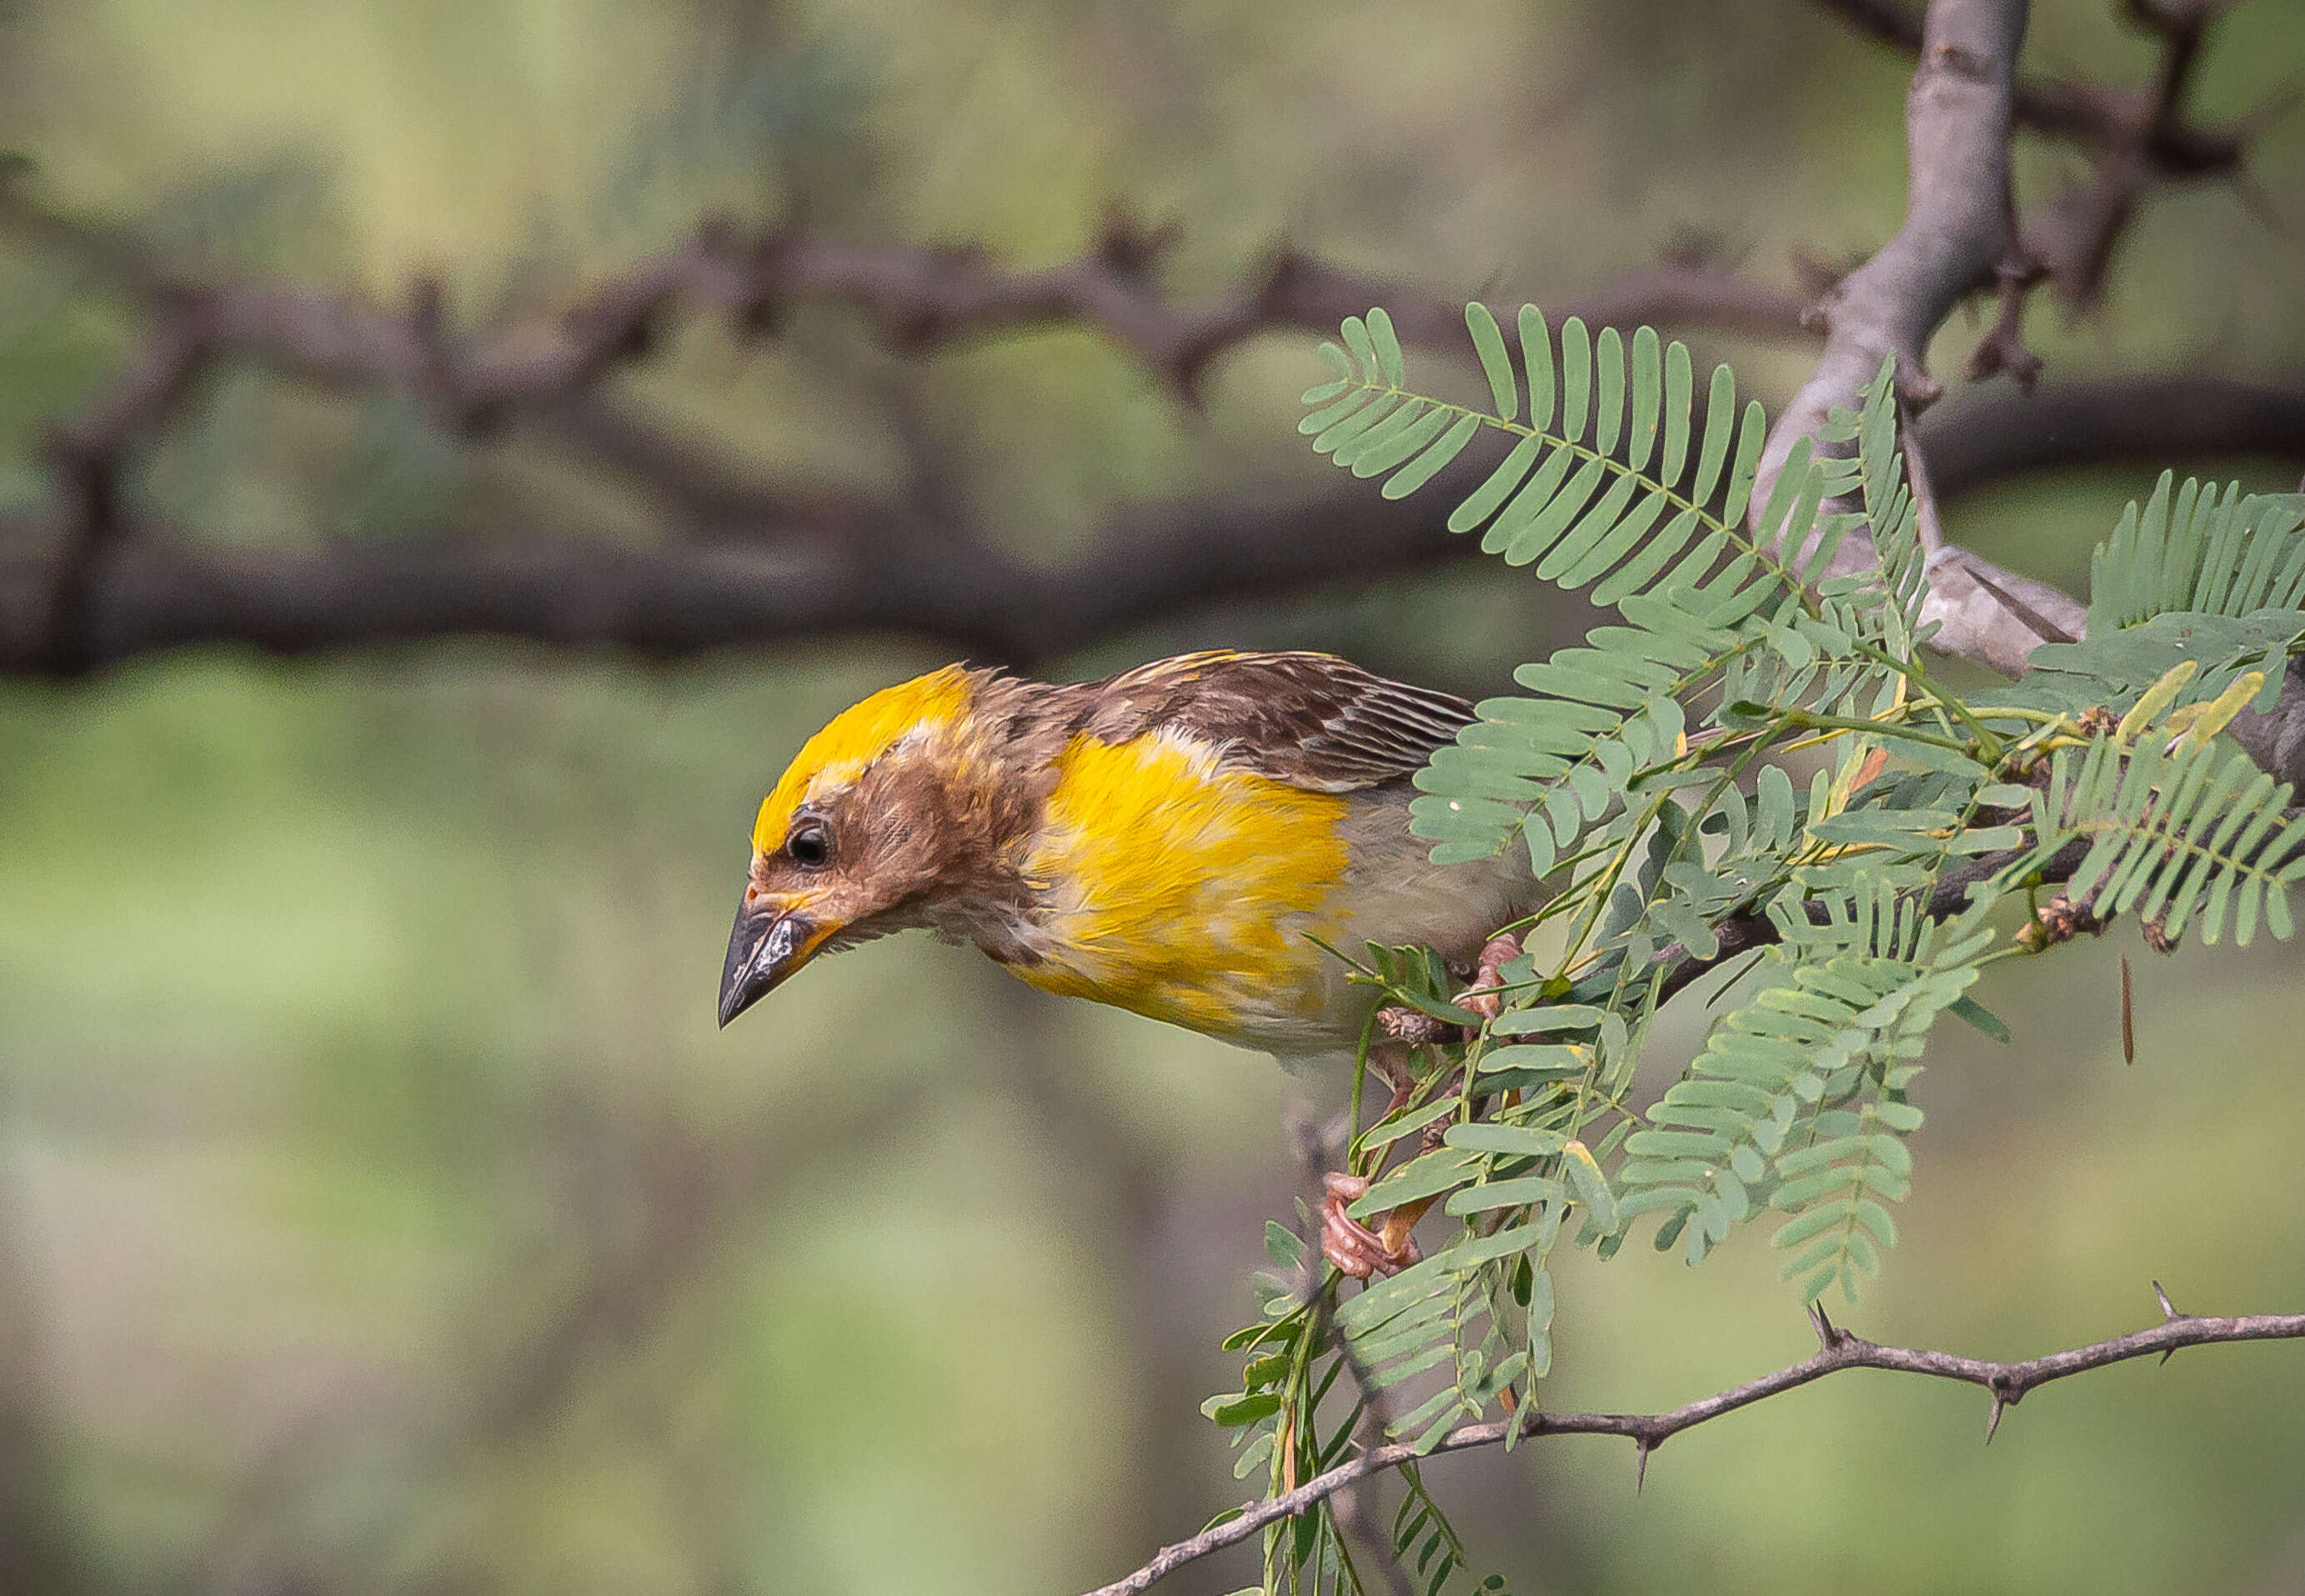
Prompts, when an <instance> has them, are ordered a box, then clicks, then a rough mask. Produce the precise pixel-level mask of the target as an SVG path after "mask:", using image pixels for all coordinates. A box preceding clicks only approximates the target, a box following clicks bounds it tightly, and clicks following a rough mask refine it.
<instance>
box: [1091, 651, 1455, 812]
mask: <svg viewBox="0 0 2305 1596" xmlns="http://www.w3.org/2000/svg"><path fill="white" fill-rule="evenodd" d="M1090 692H1091V693H1092V695H1093V696H1092V698H1091V700H1090V709H1089V713H1088V715H1087V717H1086V719H1085V721H1084V729H1085V730H1087V731H1089V732H1090V733H1092V734H1094V735H1095V736H1097V737H1099V738H1101V739H1102V740H1104V741H1106V742H1110V743H1123V742H1128V741H1132V740H1134V739H1135V738H1137V737H1140V736H1143V735H1144V734H1146V733H1149V732H1156V731H1161V730H1163V729H1170V730H1174V731H1176V732H1178V733H1180V734H1183V735H1186V736H1187V737H1190V738H1192V739H1193V740H1195V742H1199V743H1205V744H1207V745H1209V746H1210V747H1211V748H1212V749H1214V750H1215V751H1217V753H1218V756H1219V758H1220V759H1221V760H1222V761H1223V762H1224V763H1225V764H1227V765H1229V766H1232V767H1234V768H1238V769H1245V770H1252V771H1255V773H1256V774H1257V775H1259V776H1264V777H1271V778H1272V780H1274V781H1280V782H1286V783H1288V784H1289V785H1290V786H1294V787H1303V788H1305V789H1306V790H1308V791H1311V792H1315V793H1349V792H1352V791H1354V790H1356V789H1357V788H1361V787H1371V786H1375V785H1378V784H1379V783H1381V782H1386V781H1391V780H1395V779H1397V778H1398V777H1403V776H1407V775H1408V774H1410V773H1411V772H1413V771H1415V770H1417V769H1420V768H1423V766H1424V764H1425V760H1427V759H1428V758H1430V757H1431V755H1432V753H1433V750H1434V749H1436V748H1440V747H1443V746H1445V745H1446V744H1448V743H1453V742H1454V741H1456V737H1457V733H1458V731H1459V728H1460V727H1462V726H1465V725H1467V723H1468V722H1470V721H1471V720H1473V719H1474V714H1473V706H1472V705H1470V704H1468V703H1467V702H1466V701H1465V700H1462V699H1460V698H1457V697H1454V696H1452V695H1451V694H1449V693H1445V692H1433V691H1432V690H1430V689H1429V688H1424V687H1411V686H1408V685H1406V684H1405V683H1399V682H1389V681H1387V680H1385V678H1383V677H1382V676H1379V675H1373V674H1372V673H1370V672H1368V671H1365V670H1363V669H1362V668H1361V667H1360V666H1357V665H1354V664H1352V663H1351V662H1350V661H1348V660H1344V659H1340V658H1337V657H1336V656H1334V655H1333V654H1237V653H1229V652H1216V653H1207V654H1184V655H1179V656H1178V657H1177V658H1174V659H1161V660H1156V661H1154V662H1153V663H1152V664H1151V665H1146V666H1138V667H1137V668H1136V669H1135V670H1133V671H1127V672H1125V673H1123V674H1122V675H1118V676H1113V677H1111V678H1110V679H1108V680H1106V681H1103V682H1100V683H1096V684H1095V685H1094V686H1093V688H1092V689H1090Z"/></svg>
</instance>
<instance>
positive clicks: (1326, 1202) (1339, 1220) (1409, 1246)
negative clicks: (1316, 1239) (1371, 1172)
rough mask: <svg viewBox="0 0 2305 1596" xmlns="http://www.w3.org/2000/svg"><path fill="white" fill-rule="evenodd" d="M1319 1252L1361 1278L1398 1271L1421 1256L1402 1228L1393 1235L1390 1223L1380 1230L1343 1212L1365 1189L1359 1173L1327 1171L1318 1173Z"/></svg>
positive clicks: (1365, 1182)
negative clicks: (1371, 1227)
mask: <svg viewBox="0 0 2305 1596" xmlns="http://www.w3.org/2000/svg"><path fill="white" fill-rule="evenodd" d="M1321 1184H1322V1188H1323V1197H1322V1199H1321V1252H1322V1255H1323V1257H1325V1258H1327V1259H1328V1261H1330V1262H1331V1263H1333V1264H1335V1265H1336V1266H1337V1268H1338V1269H1340V1270H1342V1271H1343V1272H1344V1273H1346V1274H1348V1275H1350V1276H1351V1277H1352V1278H1354V1279H1356V1280H1365V1279H1368V1278H1370V1277H1371V1276H1374V1275H1396V1274H1399V1272H1400V1271H1401V1270H1402V1269H1407V1268H1408V1266H1409V1265H1410V1264H1412V1263H1415V1262H1416V1261H1418V1260H1420V1259H1421V1258H1423V1257H1424V1254H1423V1253H1422V1252H1418V1251H1417V1250H1416V1239H1415V1238H1414V1237H1412V1236H1410V1235H1408V1232H1407V1231H1406V1229H1405V1228H1404V1229H1403V1230H1402V1231H1401V1232H1400V1234H1399V1235H1398V1236H1397V1237H1396V1236H1394V1235H1392V1231H1393V1227H1392V1226H1391V1224H1390V1223H1388V1224H1387V1225H1386V1227H1385V1228H1384V1231H1383V1232H1382V1233H1380V1232H1378V1231H1374V1230H1372V1229H1370V1228H1369V1227H1367V1226H1365V1225H1364V1224H1362V1223H1361V1222H1360V1221H1359V1220H1358V1219H1356V1218H1353V1217H1352V1216H1351V1215H1349V1214H1348V1213H1347V1212H1345V1210H1346V1209H1348V1208H1349V1207H1351V1206H1352V1205H1353V1204H1354V1203H1355V1202H1357V1201H1360V1199H1361V1198H1362V1197H1363V1196H1364V1195H1365V1194H1366V1193H1367V1192H1368V1189H1369V1183H1368V1182H1367V1181H1366V1180H1365V1179H1364V1178H1363V1177H1362V1176H1357V1175H1340V1174H1330V1175H1325V1176H1322V1177H1321ZM1412 1222H1413V1221H1412Z"/></svg>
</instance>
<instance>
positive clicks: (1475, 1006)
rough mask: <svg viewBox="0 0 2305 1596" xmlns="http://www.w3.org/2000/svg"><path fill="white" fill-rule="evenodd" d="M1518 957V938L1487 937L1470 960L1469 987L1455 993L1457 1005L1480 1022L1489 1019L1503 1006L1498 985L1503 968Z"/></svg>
mask: <svg viewBox="0 0 2305 1596" xmlns="http://www.w3.org/2000/svg"><path fill="white" fill-rule="evenodd" d="M1518 957H1520V938H1518V937H1515V936H1512V935H1510V934H1501V935H1499V936H1494V937H1492V938H1489V940H1488V945H1487V946H1486V947H1483V948H1482V949H1481V956H1480V957H1479V958H1478V959H1477V960H1476V961H1474V964H1473V984H1472V985H1471V986H1470V987H1468V988H1467V989H1465V990H1464V991H1461V992H1459V993H1458V994H1457V1006H1458V1007H1459V1008H1467V1009H1470V1010H1472V1011H1473V1013H1475V1014H1478V1015H1480V1016H1481V1017H1482V1018H1483V1019H1484V1020H1493V1019H1495V1018H1496V1017H1497V1013H1498V1010H1499V1009H1500V1008H1501V1007H1502V1004H1501V1001H1500V999H1501V997H1502V991H1501V982H1502V981H1503V979H1504V976H1503V972H1504V967H1505V966H1506V965H1507V964H1511V963H1512V962H1513V961H1514V960H1515V959H1517V958H1518Z"/></svg>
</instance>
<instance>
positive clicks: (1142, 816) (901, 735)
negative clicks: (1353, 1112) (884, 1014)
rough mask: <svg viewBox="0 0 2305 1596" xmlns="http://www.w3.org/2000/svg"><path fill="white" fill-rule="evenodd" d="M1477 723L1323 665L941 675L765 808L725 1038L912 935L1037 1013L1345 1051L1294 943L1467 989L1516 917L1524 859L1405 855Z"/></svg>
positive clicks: (1361, 1009)
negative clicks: (792, 979) (1118, 1012)
mask: <svg viewBox="0 0 2305 1596" xmlns="http://www.w3.org/2000/svg"><path fill="white" fill-rule="evenodd" d="M1472 718H1473V710H1472V707H1471V706H1470V705H1469V704H1467V703H1466V702H1465V701H1464V700H1461V699H1457V698H1453V697H1451V696H1450V695H1449V694H1447V693H1442V692H1429V691H1427V690H1425V689H1423V688H1418V687H1409V686H1405V685H1403V684H1401V683H1397V682H1389V681H1386V680H1384V679H1383V678H1382V677H1379V676H1376V675H1371V674H1370V673H1369V672H1367V671H1365V670H1363V669H1361V668H1360V667H1359V666H1356V665H1352V664H1350V663H1348V662H1347V661H1345V660H1343V659H1340V658H1335V657H1334V656H1331V655H1327V654H1304V653H1291V654H1246V653H1229V652H1214V653H1203V654H1187V655H1183V656H1180V657H1178V658H1173V659H1163V660H1159V661H1156V662H1154V663H1152V664H1151V665H1146V666H1139V667H1138V668H1137V669H1135V670H1132V671H1127V672H1124V673H1122V674H1121V675H1116V676H1110V677H1108V678H1106V679H1105V680H1103V681H1101V682H1090V683H1067V684H1052V683H1042V682H1031V681H1024V680H1019V679H1017V678H1015V677H1012V676H1008V675H1003V674H1001V673H999V672H998V671H994V670H972V669H967V668H965V667H963V666H957V665H956V666H947V667H946V668H944V669H943V670H940V671H933V672H931V673H930V674H929V675H924V676H921V677H919V678H917V679H915V680H914V681H910V682H906V683H901V684H899V685H897V686H895V687H889V688H887V689H884V690H883V691H881V692H877V693H874V694H873V695H872V697H870V698H868V699H866V700H863V702H862V703H859V704H857V705H855V707H854V708H852V709H847V710H846V711H845V712H843V713H842V714H841V715H839V716H838V717H836V718H835V719H834V720H833V721H832V722H831V724H830V725H829V726H826V727H825V728H824V729H823V730H822V731H821V732H819V733H818V734H816V735H815V736H813V737H812V738H810V739H809V741H808V743H806V744H805V745H804V747H803V748H802V749H801V751H800V753H799V754H798V756H797V757H796V758H795V759H794V760H793V762H792V765H791V767H790V768H788V769H787V770H786V771H785V773H784V776H783V777H782V779H780V780H779V781H778V783H777V785H776V788H775V790H774V791H773V792H771V793H770V794H769V796H768V799H767V801H766V802H763V803H762V804H761V810H760V817H759V819H758V821H757V823H756V824H755V825H754V827H753V858H752V868H751V871H750V875H749V879H748V880H747V882H746V884H745V887H744V903H743V905H742V907H741V908H740V909H739V910H738V911H737V914H736V927H735V930H733V931H732V932H731V934H730V937H729V939H728V958H727V966H726V968H725V970H724V972H723V974H722V977H721V984H720V1023H722V1024H723V1025H726V1024H727V1023H729V1022H730V1021H731V1020H733V1019H735V1018H736V1016H737V1015H738V1014H742V1013H744V1010H745V1009H747V1008H749V1007H751V1006H753V1004H754V1003H756V1002H758V1001H759V1000H760V999H761V997H765V996H766V995H767V994H768V993H769V992H770V991H771V990H773V989H775V988H776V987H777V986H778V985H779V984H780V983H782V982H783V981H785V980H786V979H787V978H788V977H789V976H791V975H792V974H793V972H795V971H796V970H798V969H799V968H800V967H801V966H802V965H804V964H807V963H808V961H809V960H810V959H812V958H813V957H815V956H816V955H818V954H820V953H824V952H828V951H832V950H837V949H839V948H843V947H853V946H855V944H857V943H860V942H864V941H867V940H869V939H871V938H874V937H879V936H882V935H884V934H886V933H888V932H890V931H897V930H908V929H912V928H925V929H926V930H931V931H934V932H935V933H937V934H938V935H939V936H940V937H942V938H945V939H947V940H948V941H954V942H968V943H974V945H975V946H976V947H979V948H981V949H982V950H983V951H984V952H985V953H986V954H987V955H990V956H991V958H992V959H994V960H995V961H996V962H998V963H999V964H1002V965H1004V966H1006V967H1007V968H1008V970H1009V971H1010V972H1013V973H1015V974H1016V975H1017V976H1019V977H1021V978H1022V979H1024V980H1025V981H1030V982H1031V983H1032V984H1033V985H1034V986H1036V987H1041V988H1042V989H1046V990H1049V991H1052V992H1061V993H1067V994H1069V995H1071V996H1074V997H1090V998H1093V999H1095V1000H1097V1001H1098V1002H1101V1003H1110V1004H1114V1005H1117V1006H1119V1007H1122V1008H1127V1009H1133V1010H1135V1012H1136V1013H1138V1014H1148V1015H1150V1016H1152V1018H1154V1019H1156V1020H1166V1021H1168V1022H1170V1023H1173V1024H1178V1025H1182V1026H1184V1027H1185V1028H1187V1030H1191V1031H1199V1032H1201V1033H1203V1034H1204V1035H1207V1036H1213V1037H1218V1038H1221V1039H1222V1040H1227V1041H1230V1042H1235V1043H1238V1044H1240V1045H1243V1046H1247V1047H1256V1048H1266V1049H1269V1050H1270V1051H1272V1052H1273V1053H1276V1054H1280V1055H1285V1056H1292V1057H1310V1056H1317V1055H1321V1054H1345V1053H1349V1052H1350V1050H1351V1049H1352V1048H1354V1046H1355V1045H1356V1043H1357V1040H1358V1038H1359V1036H1360V1034H1361V1031H1362V1028H1363V1025H1364V1023H1365V1021H1366V1019H1367V1017H1368V1014H1369V1012H1370V1008H1371V1006H1372V1005H1373V1004H1374V1001H1375V994H1374V992H1373V991H1372V989H1369V988H1367V987H1365V986H1357V985H1354V984H1352V983H1350V982H1349V981H1348V980H1347V975H1348V972H1347V970H1346V968H1345V966H1344V965H1342V964H1340V963H1339V962H1338V960H1337V959H1336V958H1335V957H1333V956H1332V955H1330V954H1328V953H1327V952H1324V951H1323V949H1322V948H1321V947H1319V946H1318V945H1317V944H1316V943H1315V941H1314V938H1319V939H1320V940H1321V941H1324V942H1328V943H1330V944H1331V945H1333V946H1335V947H1341V948H1358V947H1360V946H1361V945H1362V944H1363V943H1365V942H1378V943H1383V944H1387V945H1392V946H1403V945H1410V944H1425V945H1426V946H1429V947H1433V948H1434V949H1435V950H1436V951H1438V952H1439V953H1440V954H1442V955H1443V956H1444V957H1446V958H1448V959H1449V960H1450V961H1451V962H1452V963H1453V964H1457V965H1458V966H1459V968H1467V969H1469V968H1470V967H1472V965H1473V964H1474V962H1475V960H1476V956H1477V955H1478V953H1479V950H1481V949H1482V948H1483V947H1484V943H1486V941H1487V940H1488V938H1489V937H1490V934H1491V933H1492V932H1493V931H1494V930H1496V929H1497V928H1498V927H1500V926H1502V925H1505V924H1507V923H1508V922H1510V921H1514V920H1517V919H1518V918H1520V917H1521V916H1523V915H1525V914H1527V913H1529V912H1530V911H1531V910H1532V909H1533V908H1534V907H1535V903H1536V897H1537V894H1536V887H1535V881H1534V880H1533V879H1532V878H1531V875H1530V871H1529V864H1528V860H1527V855H1526V854H1525V853H1522V852H1521V851H1520V850H1518V849H1512V850H1508V851H1507V852H1506V853H1504V854H1501V855H1500V856H1499V857H1497V858H1494V859H1490V860H1483V861H1479V862H1472V863H1465V864H1452V865H1436V864H1434V863H1433V862H1432V861H1431V859H1430V858H1429V857H1428V853H1429V850H1428V848H1427V845H1425V844H1424V843H1423V842H1421V841H1419V840H1417V839H1416V838H1415V837H1413V836H1411V835H1410V834H1409V829H1408V820H1409V816H1408V805H1409V800H1410V798H1411V797H1412V796H1413V795H1414V794H1413V789H1412V788H1411V786H1410V784H1409V777H1410V776H1411V775H1412V774H1413V773H1414V772H1416V770H1417V769H1418V768H1420V767H1422V766H1423V765H1424V763H1425V760H1426V758H1427V756H1429V755H1430V754H1431V753H1432V752H1433V750H1434V749H1435V748H1438V747H1440V746H1442V745H1443V744H1445V743H1450V742H1452V741H1454V740H1455V737H1456V734H1457V732H1458V730H1459V728H1460V727H1461V726H1464V725H1465V724H1466V723H1467V722H1468V721H1470V720H1471V719H1472ZM1397 1084H1398V1081H1397V1080H1396V1085H1397ZM1345 1226H1346V1227H1348V1232H1347V1239H1348V1240H1359V1239H1362V1238H1365V1239H1366V1240H1368V1241H1370V1242H1373V1241H1374V1237H1373V1236H1372V1235H1370V1233H1368V1232H1366V1231H1365V1230H1361V1228H1360V1227H1358V1226H1357V1225H1355V1224H1352V1222H1350V1221H1346V1222H1345ZM1338 1228H1339V1227H1335V1226H1332V1227H1331V1230H1332V1231H1335V1230H1337V1229H1338ZM1350 1232H1358V1237H1352V1236H1351V1235H1350V1234H1349V1233H1350ZM1331 1240H1332V1243H1333V1242H1334V1240H1335V1238H1334V1236H1332V1237H1331ZM1404 1245H1406V1244H1405V1242H1404V1241H1403V1240H1402V1238H1399V1237H1394V1238H1391V1240H1389V1241H1387V1242H1386V1243H1385V1244H1383V1245H1382V1247H1380V1248H1379V1249H1378V1251H1377V1252H1375V1253H1369V1252H1367V1251H1366V1249H1365V1247H1364V1248H1363V1252H1362V1255H1361V1257H1360V1258H1359V1259H1358V1261H1359V1262H1361V1263H1363V1264H1365V1263H1367V1262H1368V1261H1369V1260H1370V1259H1371V1258H1375V1259H1378V1260H1379V1261H1388V1262H1395V1263H1397V1262H1398V1261H1399V1257H1400V1255H1401V1248H1402V1247H1403V1246H1404ZM1335 1251H1336V1248H1335V1246H1334V1245H1333V1244H1332V1246H1331V1252H1332V1255H1333V1254H1334V1252H1335ZM1342 1261H1343V1260H1341V1259H1340V1262H1342ZM1357 1272H1360V1273H1364V1274H1365V1273H1366V1272H1367V1270H1366V1269H1365V1268H1361V1269H1358V1270H1357Z"/></svg>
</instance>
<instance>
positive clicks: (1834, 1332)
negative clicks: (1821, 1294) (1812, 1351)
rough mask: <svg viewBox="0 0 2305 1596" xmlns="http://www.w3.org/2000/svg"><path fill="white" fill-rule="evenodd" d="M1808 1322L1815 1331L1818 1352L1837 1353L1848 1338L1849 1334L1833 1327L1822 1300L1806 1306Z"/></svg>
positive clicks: (1836, 1326)
mask: <svg viewBox="0 0 2305 1596" xmlns="http://www.w3.org/2000/svg"><path fill="white" fill-rule="evenodd" d="M1808 1322H1809V1326H1810V1328H1811V1329H1815V1330H1816V1346H1817V1350H1818V1351H1819V1352H1839V1351H1840V1350H1841V1345H1842V1343H1844V1342H1845V1341H1847V1340H1848V1338H1849V1332H1848V1331H1846V1330H1844V1329H1841V1328H1840V1327H1839V1326H1838V1325H1835V1324H1834V1323H1833V1320H1832V1319H1831V1317H1830V1316H1828V1315H1827V1314H1826V1312H1825V1311H1824V1302H1823V1300H1822V1299H1820V1300H1818V1301H1816V1302H1814V1303H1810V1304H1809V1305H1808Z"/></svg>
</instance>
